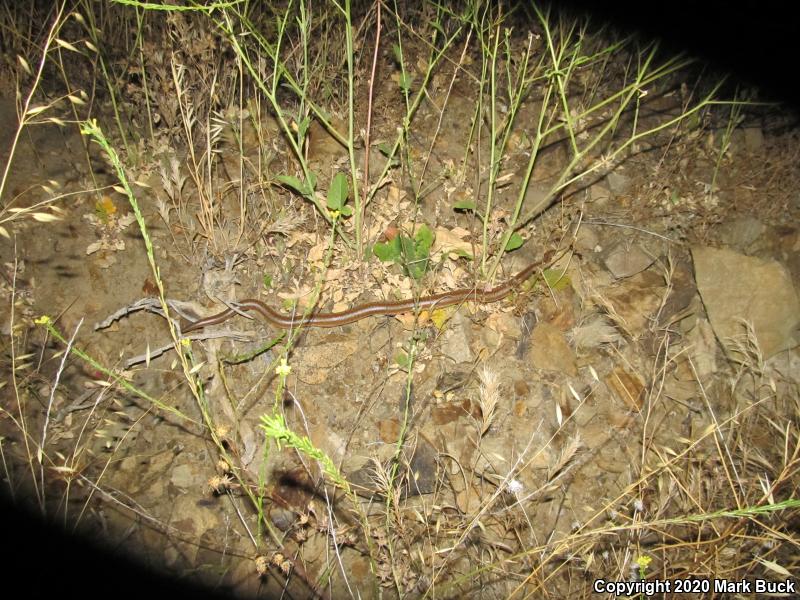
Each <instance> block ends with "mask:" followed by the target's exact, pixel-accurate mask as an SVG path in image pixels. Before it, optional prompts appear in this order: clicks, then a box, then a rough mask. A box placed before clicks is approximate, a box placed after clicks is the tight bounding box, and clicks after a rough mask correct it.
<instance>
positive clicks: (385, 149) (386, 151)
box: [375, 142, 392, 158]
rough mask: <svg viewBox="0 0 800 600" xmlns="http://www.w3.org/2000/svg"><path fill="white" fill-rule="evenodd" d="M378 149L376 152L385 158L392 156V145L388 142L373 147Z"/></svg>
mask: <svg viewBox="0 0 800 600" xmlns="http://www.w3.org/2000/svg"><path fill="white" fill-rule="evenodd" d="M375 147H376V148H377V149H378V152H380V153H381V154H383V155H384V156H386V157H387V158H388V157H389V156H391V154H392V145H391V144H390V143H389V142H381V143H380V144H377V145H376V146H375Z"/></svg>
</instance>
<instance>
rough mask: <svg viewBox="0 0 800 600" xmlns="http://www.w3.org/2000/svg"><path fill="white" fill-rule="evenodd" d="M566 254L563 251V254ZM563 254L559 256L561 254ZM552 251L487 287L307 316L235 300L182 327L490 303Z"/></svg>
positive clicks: (321, 320)
mask: <svg viewBox="0 0 800 600" xmlns="http://www.w3.org/2000/svg"><path fill="white" fill-rule="evenodd" d="M560 256H563V253H562V254H561V255H560ZM560 256H559V257H558V258H560ZM553 262H555V261H554V260H553V252H552V251H551V252H548V253H547V254H545V256H544V258H543V259H542V260H539V261H537V262H535V263H532V264H530V265H528V266H527V267H525V268H524V269H523V270H522V271H520V272H519V273H517V274H516V275H514V276H513V277H512V278H511V279H508V280H507V281H505V282H504V283H501V284H500V285H498V286H497V287H493V288H491V289H488V290H478V289H474V288H464V289H460V290H451V291H449V292H442V293H441V294H434V295H432V296H424V297H422V298H419V299H413V298H411V299H408V300H398V301H396V302H381V301H378V302H368V303H366V304H360V305H358V306H354V307H353V308H350V309H348V310H343V311H341V312H332V313H323V312H317V313H312V314H310V315H308V316H306V317H305V318H303V317H302V316H300V317H298V316H296V315H284V314H282V313H279V312H277V311H276V310H274V309H272V308H270V307H269V306H267V305H266V304H264V303H263V302H261V300H255V299H252V298H248V299H245V300H240V301H238V302H236V303H234V306H235V307H236V310H234V309H233V308H228V309H227V310H223V311H222V312H219V313H217V314H215V315H211V316H208V317H204V318H202V319H198V320H197V321H193V322H191V323H188V324H187V325H186V326H185V327H183V328H182V331H183V333H189V332H190V331H195V330H196V329H202V328H203V327H208V326H209V325H218V324H219V323H223V322H224V321H227V320H228V319H230V318H231V317H233V316H235V315H236V314H239V313H241V312H242V311H247V312H252V313H255V314H258V315H260V316H261V317H262V318H263V319H264V320H265V321H266V322H267V323H269V324H270V325H273V326H275V327H278V328H280V329H292V328H294V327H300V326H301V325H302V326H305V327H339V326H341V325H347V324H349V323H354V322H355V321H360V320H361V319H365V318H366V317H374V316H378V315H397V314H400V313H404V312H412V311H415V310H430V309H434V308H443V307H445V306H452V305H454V304H461V303H462V302H468V301H469V302H477V303H480V304H489V303H490V302H497V301H498V300H502V299H503V298H505V297H506V296H507V295H508V294H509V293H510V292H511V290H513V289H514V288H515V287H517V286H518V285H520V284H522V283H523V282H524V281H526V280H527V279H528V278H529V277H530V276H531V275H533V274H534V272H536V271H537V269H539V268H540V267H541V266H542V265H545V264H552V263H553Z"/></svg>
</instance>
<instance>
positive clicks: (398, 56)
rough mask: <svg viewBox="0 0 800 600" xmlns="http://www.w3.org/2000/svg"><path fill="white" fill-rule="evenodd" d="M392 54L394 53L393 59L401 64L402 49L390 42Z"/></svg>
mask: <svg viewBox="0 0 800 600" xmlns="http://www.w3.org/2000/svg"><path fill="white" fill-rule="evenodd" d="M392 54H394V60H395V62H396V63H397V64H398V66H399V65H402V64H403V51H402V50H400V46H398V45H397V44H392Z"/></svg>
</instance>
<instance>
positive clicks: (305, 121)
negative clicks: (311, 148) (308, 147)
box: [297, 116, 311, 140]
mask: <svg viewBox="0 0 800 600" xmlns="http://www.w3.org/2000/svg"><path fill="white" fill-rule="evenodd" d="M309 125H311V119H309V118H308V116H305V117H303V118H302V119H301V120H300V121H298V122H297V135H298V138H299V139H300V140H304V139H306V133H308V127H309Z"/></svg>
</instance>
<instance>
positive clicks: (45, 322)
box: [33, 315, 50, 325]
mask: <svg viewBox="0 0 800 600" xmlns="http://www.w3.org/2000/svg"><path fill="white" fill-rule="evenodd" d="M33 322H34V323H36V324H37V325H50V317H49V316H47V315H42V316H41V317H39V318H38V319H34V320H33Z"/></svg>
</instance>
